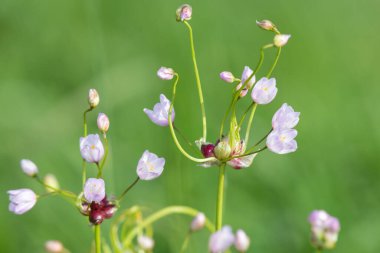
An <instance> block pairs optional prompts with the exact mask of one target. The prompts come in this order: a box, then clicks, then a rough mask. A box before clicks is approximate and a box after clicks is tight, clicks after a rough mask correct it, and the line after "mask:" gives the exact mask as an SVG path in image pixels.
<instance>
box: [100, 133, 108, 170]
mask: <svg viewBox="0 0 380 253" xmlns="http://www.w3.org/2000/svg"><path fill="white" fill-rule="evenodd" d="M103 140H104V144H105V152H104V158H103V160H102V162H101V163H100V169H101V171H103V167H104V164H105V163H106V160H107V157H108V139H107V135H106V134H105V133H103Z"/></svg>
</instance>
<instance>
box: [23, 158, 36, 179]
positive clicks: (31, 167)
mask: <svg viewBox="0 0 380 253" xmlns="http://www.w3.org/2000/svg"><path fill="white" fill-rule="evenodd" d="M20 166H21V169H22V171H23V172H24V173H25V174H26V175H28V176H31V177H34V176H35V175H37V173H38V168H37V165H36V164H35V163H34V162H32V161H31V160H27V159H22V160H21V162H20Z"/></svg>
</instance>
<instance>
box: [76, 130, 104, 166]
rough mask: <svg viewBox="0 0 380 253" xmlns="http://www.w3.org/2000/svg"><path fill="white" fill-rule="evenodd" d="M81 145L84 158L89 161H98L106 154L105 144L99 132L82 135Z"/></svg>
mask: <svg viewBox="0 0 380 253" xmlns="http://www.w3.org/2000/svg"><path fill="white" fill-rule="evenodd" d="M79 147H80V153H81V155H82V158H83V159H84V160H86V161H87V162H89V163H98V162H99V161H100V160H102V158H103V156H104V148H103V144H102V142H101V141H100V138H99V135H97V134H89V135H88V136H86V137H81V138H80V141H79Z"/></svg>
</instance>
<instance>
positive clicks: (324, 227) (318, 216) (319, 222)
mask: <svg viewBox="0 0 380 253" xmlns="http://www.w3.org/2000/svg"><path fill="white" fill-rule="evenodd" d="M309 223H310V225H311V243H312V244H313V246H314V247H316V248H317V249H332V248H334V247H335V244H336V242H337V241H338V234H339V231H340V223H339V220H338V219H337V218H335V217H333V216H330V215H329V214H328V213H326V212H325V211H323V210H315V211H313V212H312V213H311V214H310V216H309Z"/></svg>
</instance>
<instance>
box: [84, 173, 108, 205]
mask: <svg viewBox="0 0 380 253" xmlns="http://www.w3.org/2000/svg"><path fill="white" fill-rule="evenodd" d="M83 195H84V198H85V199H86V200H87V202H88V203H91V202H93V201H94V202H97V203H99V202H100V201H102V200H103V199H104V197H105V196H106V188H105V185H104V180H103V179H101V178H89V179H87V181H86V183H85V184H84V188H83Z"/></svg>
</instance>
